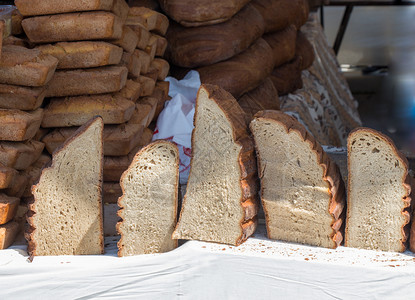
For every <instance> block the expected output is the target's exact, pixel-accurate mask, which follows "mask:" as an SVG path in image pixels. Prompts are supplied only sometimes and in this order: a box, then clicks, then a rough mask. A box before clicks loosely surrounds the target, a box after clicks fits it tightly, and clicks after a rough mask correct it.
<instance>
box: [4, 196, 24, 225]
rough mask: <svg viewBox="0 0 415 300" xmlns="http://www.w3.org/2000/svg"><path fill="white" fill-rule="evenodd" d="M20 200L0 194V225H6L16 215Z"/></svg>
mask: <svg viewBox="0 0 415 300" xmlns="http://www.w3.org/2000/svg"><path fill="white" fill-rule="evenodd" d="M19 203H20V199H19V198H15V197H8V196H6V195H4V194H0V225H3V224H6V223H7V222H9V221H10V220H11V219H13V218H14V216H15V215H16V211H17V207H18V206H19Z"/></svg>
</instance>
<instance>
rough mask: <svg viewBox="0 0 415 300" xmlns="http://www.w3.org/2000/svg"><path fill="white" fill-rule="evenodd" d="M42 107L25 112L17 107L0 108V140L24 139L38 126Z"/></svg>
mask: <svg viewBox="0 0 415 300" xmlns="http://www.w3.org/2000/svg"><path fill="white" fill-rule="evenodd" d="M42 118H43V109H41V108H38V109H37V110H34V111H30V112H25V111H21V110H18V109H0V124H1V130H0V141H17V142H19V141H26V140H29V139H31V138H32V137H33V136H34V135H35V134H36V132H37V131H38V129H39V127H40V123H41V122H42Z"/></svg>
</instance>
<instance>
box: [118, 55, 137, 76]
mask: <svg viewBox="0 0 415 300" xmlns="http://www.w3.org/2000/svg"><path fill="white" fill-rule="evenodd" d="M141 64H142V62H141V60H140V59H139V58H138V56H136V55H134V53H128V52H124V53H123V55H122V59H121V65H122V66H124V67H126V68H127V70H128V78H137V77H138V76H140V73H141Z"/></svg>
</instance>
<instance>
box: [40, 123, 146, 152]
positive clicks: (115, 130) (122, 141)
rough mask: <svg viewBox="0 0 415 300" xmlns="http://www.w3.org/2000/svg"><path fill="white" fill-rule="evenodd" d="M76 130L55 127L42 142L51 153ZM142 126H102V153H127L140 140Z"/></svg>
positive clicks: (73, 128)
mask: <svg viewBox="0 0 415 300" xmlns="http://www.w3.org/2000/svg"><path fill="white" fill-rule="evenodd" d="M76 130H77V128H75V127H69V128H57V129H55V130H54V131H52V132H51V133H49V134H48V135H46V136H45V137H44V138H43V140H42V142H44V143H45V147H46V150H48V152H49V153H53V152H54V151H55V150H56V149H57V148H58V147H59V146H61V145H62V144H63V143H64V142H65V141H66V140H67V139H68V138H70V137H71V136H72V135H73V134H74V132H75V131H76ZM142 132H143V127H142V126H141V125H137V124H121V125H106V126H105V128H104V133H103V139H104V155H110V156H122V155H127V154H128V153H130V151H131V150H132V149H133V148H135V147H136V146H137V145H138V143H139V142H140V140H141V134H142Z"/></svg>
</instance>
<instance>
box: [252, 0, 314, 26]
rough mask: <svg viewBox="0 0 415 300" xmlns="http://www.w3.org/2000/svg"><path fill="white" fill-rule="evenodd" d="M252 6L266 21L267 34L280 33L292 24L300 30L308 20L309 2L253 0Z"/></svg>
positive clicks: (306, 0)
mask: <svg viewBox="0 0 415 300" xmlns="http://www.w3.org/2000/svg"><path fill="white" fill-rule="evenodd" d="M251 4H252V5H253V6H255V8H256V9H257V10H258V11H259V12H260V13H261V15H262V18H263V19H264V23H265V32H274V31H278V30H281V29H283V28H285V27H287V26H288V25H290V24H293V25H295V27H296V28H297V29H300V27H301V26H302V25H303V24H305V22H307V19H308V13H309V7H308V0H252V2H251Z"/></svg>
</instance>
